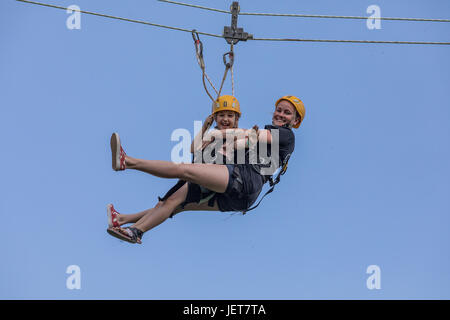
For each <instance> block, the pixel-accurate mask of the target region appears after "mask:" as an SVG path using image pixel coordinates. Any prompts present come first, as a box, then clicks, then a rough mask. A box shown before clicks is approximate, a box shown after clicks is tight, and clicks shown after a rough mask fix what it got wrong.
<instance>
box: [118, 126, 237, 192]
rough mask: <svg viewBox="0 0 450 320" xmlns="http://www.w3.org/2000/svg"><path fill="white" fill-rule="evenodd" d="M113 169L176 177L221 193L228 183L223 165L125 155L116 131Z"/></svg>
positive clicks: (226, 171) (162, 176)
mask: <svg viewBox="0 0 450 320" xmlns="http://www.w3.org/2000/svg"><path fill="white" fill-rule="evenodd" d="M111 152H112V160H113V161H112V167H113V170H116V171H119V170H125V169H135V170H139V171H143V172H146V173H149V174H151V175H154V176H157V177H161V178H178V179H182V180H186V181H189V182H193V183H195V184H198V185H201V186H203V187H205V188H207V189H209V190H211V191H214V192H219V193H223V192H225V190H226V188H227V185H228V175H229V173H228V168H227V167H226V166H225V165H216V164H203V163H189V164H185V163H180V164H176V163H173V162H170V161H158V160H143V159H135V158H132V157H130V156H127V155H126V153H125V152H124V151H123V149H122V146H121V143H120V138H119V135H118V134H117V133H113V134H112V136H111Z"/></svg>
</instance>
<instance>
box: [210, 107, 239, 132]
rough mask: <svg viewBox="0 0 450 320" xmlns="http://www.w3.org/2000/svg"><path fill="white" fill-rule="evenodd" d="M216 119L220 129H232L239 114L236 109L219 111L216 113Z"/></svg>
mask: <svg viewBox="0 0 450 320" xmlns="http://www.w3.org/2000/svg"><path fill="white" fill-rule="evenodd" d="M215 120H216V123H217V127H218V128H219V129H220V130H222V129H232V128H234V127H235V125H236V121H237V114H236V112H234V111H219V112H217V113H216V116H215Z"/></svg>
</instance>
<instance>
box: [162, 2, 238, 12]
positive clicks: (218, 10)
mask: <svg viewBox="0 0 450 320" xmlns="http://www.w3.org/2000/svg"><path fill="white" fill-rule="evenodd" d="M158 1H161V2H167V3H171V4H177V5H180V6H186V7H191V8H197V9H203V10H209V11H215V12H220V13H231V12H230V11H226V10H220V9H214V8H207V7H203V6H198V5H196V4H190V3H182V2H176V1H169V0H158Z"/></svg>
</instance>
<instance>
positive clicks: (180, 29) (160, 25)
mask: <svg viewBox="0 0 450 320" xmlns="http://www.w3.org/2000/svg"><path fill="white" fill-rule="evenodd" d="M16 1H19V2H25V3H30V4H36V5H39V6H44V7H50V8H55V9H62V10H68V9H69V8H66V7H60V6H56V5H52V4H48V3H41V2H35V1H27V0H16ZM70 10H72V9H70ZM72 11H75V12H80V13H84V14H90V15H93V16H99V17H104V18H109V19H116V20H122V21H127V22H134V23H140V24H145V25H148V26H153V27H160V28H166V29H171V30H177V31H184V32H189V33H191V32H192V30H188V29H183V28H177V27H171V26H166V25H162V24H157V23H152V22H148V21H142V20H135V19H128V18H122V17H116V16H111V15H107V14H103V13H96V12H89V11H84V10H72ZM197 32H198V34H202V35H204V36H210V37H216V38H223V36H222V35H219V34H212V33H206V32H200V31H197Z"/></svg>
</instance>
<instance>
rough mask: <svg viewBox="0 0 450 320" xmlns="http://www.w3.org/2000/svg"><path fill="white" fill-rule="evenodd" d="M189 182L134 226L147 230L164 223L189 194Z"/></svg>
mask: <svg viewBox="0 0 450 320" xmlns="http://www.w3.org/2000/svg"><path fill="white" fill-rule="evenodd" d="M187 191H188V185H187V183H186V184H185V185H183V186H182V187H181V188H180V189H178V190H177V191H176V192H175V193H174V194H172V195H171V196H170V197H169V198H168V199H167V200H166V201H164V202H162V203H161V205H160V206H157V207H155V208H154V209H153V210H152V211H151V212H149V213H147V214H146V215H145V216H144V217H142V218H141V219H139V221H137V222H136V223H135V224H134V225H133V227H135V228H137V229H139V230H141V231H143V232H146V231H148V230H150V229H153V228H154V227H156V226H158V225H159V224H161V223H163V222H164V221H165V220H166V219H167V218H169V217H170V215H171V214H172V212H173V211H174V210H175V208H176V207H178V206H179V205H180V204H181V203H182V202H183V201H184V200H185V199H186V196H187Z"/></svg>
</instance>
